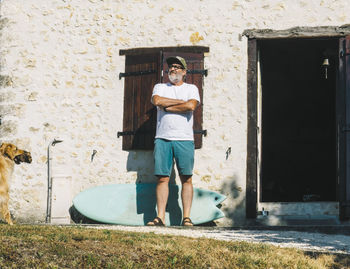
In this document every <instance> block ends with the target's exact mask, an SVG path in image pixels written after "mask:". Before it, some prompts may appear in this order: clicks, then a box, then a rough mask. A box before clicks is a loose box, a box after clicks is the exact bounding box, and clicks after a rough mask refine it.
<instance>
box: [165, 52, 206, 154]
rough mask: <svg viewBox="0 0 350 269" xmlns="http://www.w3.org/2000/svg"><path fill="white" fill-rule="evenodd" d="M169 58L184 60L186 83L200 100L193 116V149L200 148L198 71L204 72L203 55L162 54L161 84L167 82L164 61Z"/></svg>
mask: <svg viewBox="0 0 350 269" xmlns="http://www.w3.org/2000/svg"><path fill="white" fill-rule="evenodd" d="M170 56H180V57H182V58H184V59H185V60H186V63H187V69H188V74H187V76H186V82H187V83H191V84H195V85H196V86H197V87H198V90H199V95H200V98H201V103H200V105H199V106H198V107H197V108H196V110H195V111H194V114H193V130H194V131H195V134H194V143H195V148H196V149H199V148H201V147H202V134H201V133H200V132H201V131H202V125H203V74H201V73H200V72H198V71H203V70H204V54H203V53H189V52H164V53H163V82H164V83H166V82H169V78H168V75H167V74H168V73H167V72H168V65H167V63H166V59H167V58H168V57H170ZM193 70H196V71H197V72H195V74H191V72H192V71H193Z"/></svg>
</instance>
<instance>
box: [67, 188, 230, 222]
mask: <svg viewBox="0 0 350 269" xmlns="http://www.w3.org/2000/svg"><path fill="white" fill-rule="evenodd" d="M225 199H226V196H225V195H222V194H220V193H217V192H214V191H210V190H204V189H199V188H194V190H193V201H192V208H191V219H192V222H193V223H194V224H202V223H207V222H210V221H213V220H216V219H219V218H222V217H224V216H225V215H224V213H223V212H222V211H221V210H220V209H219V208H218V207H217V206H218V205H219V204H220V203H222V202H223V201H224V200H225ZM73 205H74V207H75V209H76V210H77V211H78V212H79V213H81V214H82V215H84V216H85V217H87V218H89V219H91V220H94V221H98V222H101V223H108V224H120V225H145V224H146V223H147V222H149V221H151V220H153V219H154V218H155V217H156V216H157V213H156V184H155V183H140V184H112V185H102V186H97V187H93V188H90V189H87V190H84V191H82V192H81V193H79V194H78V195H77V196H76V197H75V198H74V199H73ZM165 222H166V225H181V222H182V202H181V186H178V185H173V184H170V185H169V198H168V204H167V208H166V218H165Z"/></svg>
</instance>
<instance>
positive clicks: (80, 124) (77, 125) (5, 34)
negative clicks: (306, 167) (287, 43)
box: [0, 0, 350, 225]
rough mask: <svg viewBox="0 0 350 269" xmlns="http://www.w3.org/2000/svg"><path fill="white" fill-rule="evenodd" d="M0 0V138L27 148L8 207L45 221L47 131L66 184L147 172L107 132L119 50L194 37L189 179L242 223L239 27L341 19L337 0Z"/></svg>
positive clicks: (115, 117)
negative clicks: (199, 139) (201, 62)
mask: <svg viewBox="0 0 350 269" xmlns="http://www.w3.org/2000/svg"><path fill="white" fill-rule="evenodd" d="M0 3H1V18H0V19H1V20H0V29H1V36H0V38H1V47H0V52H1V62H0V65H1V72H0V83H1V89H0V101H1V103H0V114H1V115H0V116H1V126H0V138H1V140H2V141H11V142H14V143H16V144H17V145H18V147H21V148H24V149H26V150H29V151H31V152H32V155H33V160H34V161H33V163H32V164H30V165H26V164H23V165H21V166H17V167H16V170H15V173H14V176H13V180H12V184H11V193H10V195H11V200H10V210H11V212H12V214H13V216H14V218H15V219H16V220H17V221H19V222H43V221H45V212H46V196H47V147H48V145H49V143H50V142H51V141H52V140H53V139H54V138H57V139H62V140H63V142H62V143H60V144H57V145H56V146H55V147H52V172H53V174H54V175H60V176H63V177H64V176H67V178H68V177H71V178H72V182H71V183H70V184H71V186H72V187H71V188H72V189H71V193H72V194H71V195H72V196H74V195H76V194H77V193H79V192H80V191H81V190H83V189H85V188H88V187H90V186H95V185H101V184H107V183H134V182H136V181H142V182H151V181H154V180H155V178H154V177H153V175H152V153H151V152H146V151H132V152H126V151H122V150H121V138H119V139H118V138H117V132H118V131H121V130H122V115H123V89H124V88H123V87H124V84H123V80H119V79H118V74H119V72H123V71H124V61H125V58H124V57H122V56H119V50H120V49H130V48H137V47H162V46H177V45H178V46H189V45H201V46H208V47H209V48H210V53H209V54H208V55H206V57H205V67H206V68H207V69H208V70H209V75H208V77H206V78H205V79H204V87H203V89H204V90H203V91H204V100H203V104H204V112H203V113H204V114H203V116H204V117H203V128H204V129H207V130H208V136H207V137H205V138H204V139H203V148H202V149H200V150H197V151H196V163H195V171H194V176H193V181H194V184H195V185H196V186H198V187H201V188H207V189H212V190H216V191H220V192H222V193H224V194H226V195H227V196H228V199H227V200H226V201H225V202H224V205H223V208H222V209H223V210H224V211H225V213H226V216H227V218H225V219H221V220H219V221H218V225H237V224H241V223H243V222H244V219H245V218H244V216H245V182H246V147H247V145H246V125H247V120H246V118H247V98H246V85H247V81H246V70H247V40H246V38H245V37H242V35H241V34H242V33H243V31H244V30H245V29H248V28H256V29H259V28H260V29H261V28H270V29H286V28H290V27H295V26H309V27H313V26H322V25H330V26H339V25H343V24H346V23H348V22H349V21H350V6H349V5H348V1H347V0H338V1H334V0H314V1H304V0H298V1H280V0H268V1H260V0H245V1H214V0H207V1H202V0H194V1H184V0H178V1H175V2H168V1H161V0H155V1H150V0H133V1H127V0H124V1H123V0H120V1H119V0H52V1H46V0H36V1H22V0H2V1H1V2H0ZM228 148H231V154H230V155H229V156H226V151H227V149H228ZM93 150H96V151H97V153H96V155H95V157H94V160H93V161H91V154H92V152H93ZM226 157H227V158H226ZM176 180H177V182H178V178H177V179H176ZM71 198H72V197H68V199H71Z"/></svg>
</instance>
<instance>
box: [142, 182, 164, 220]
mask: <svg viewBox="0 0 350 269" xmlns="http://www.w3.org/2000/svg"><path fill="white" fill-rule="evenodd" d="M156 197H157V212H158V213H157V216H158V218H160V219H161V220H162V221H163V223H164V224H165V209H166V204H167V202H168V197H169V177H162V176H158V183H157V187H156ZM152 222H153V221H152ZM149 224H151V223H150V222H149V223H147V225H149Z"/></svg>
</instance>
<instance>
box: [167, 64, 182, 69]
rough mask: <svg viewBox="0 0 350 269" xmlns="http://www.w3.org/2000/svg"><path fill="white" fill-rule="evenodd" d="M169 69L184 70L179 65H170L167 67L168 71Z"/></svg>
mask: <svg viewBox="0 0 350 269" xmlns="http://www.w3.org/2000/svg"><path fill="white" fill-rule="evenodd" d="M170 69H175V70H178V69H184V68H183V66H181V65H173V64H172V65H170V66H169V70H170Z"/></svg>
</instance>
